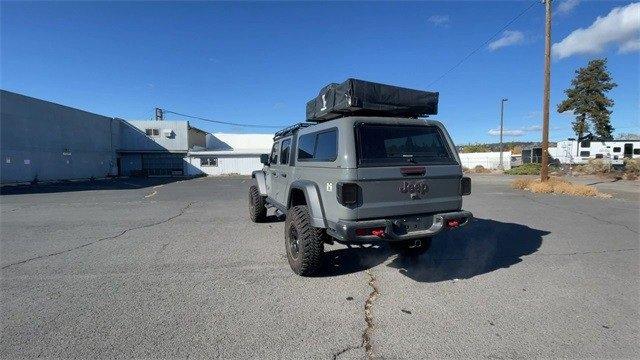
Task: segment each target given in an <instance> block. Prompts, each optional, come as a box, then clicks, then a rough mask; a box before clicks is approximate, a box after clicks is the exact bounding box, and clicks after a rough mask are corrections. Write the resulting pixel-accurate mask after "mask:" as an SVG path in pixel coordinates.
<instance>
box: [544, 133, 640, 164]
mask: <svg viewBox="0 0 640 360" xmlns="http://www.w3.org/2000/svg"><path fill="white" fill-rule="evenodd" d="M549 155H550V156H551V157H553V158H554V159H558V161H560V163H562V164H585V163H587V162H588V161H589V160H590V159H604V160H609V161H611V163H612V164H622V163H623V161H624V159H625V158H634V159H637V158H640V140H601V139H598V138H595V137H594V136H593V135H588V136H585V137H583V138H581V139H580V141H578V140H575V139H568V140H564V141H558V144H557V146H556V147H555V148H549Z"/></svg>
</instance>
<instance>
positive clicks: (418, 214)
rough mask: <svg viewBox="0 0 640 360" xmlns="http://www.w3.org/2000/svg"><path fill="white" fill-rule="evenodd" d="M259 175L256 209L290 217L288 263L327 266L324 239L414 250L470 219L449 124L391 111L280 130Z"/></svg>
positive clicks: (313, 268)
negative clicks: (446, 125)
mask: <svg viewBox="0 0 640 360" xmlns="http://www.w3.org/2000/svg"><path fill="white" fill-rule="evenodd" d="M261 162H262V163H263V164H264V168H263V169H262V170H258V171H254V172H253V174H252V177H253V179H254V183H253V184H252V186H251V187H250V189H249V213H250V217H251V220H252V221H254V222H263V221H265V220H266V219H267V208H275V211H276V212H277V213H279V214H281V215H284V216H285V217H286V220H285V229H284V235H285V248H286V253H287V259H288V261H289V264H290V266H291V269H292V270H293V271H294V272H295V273H296V274H299V275H303V276H312V275H316V274H318V273H319V272H320V271H321V270H322V263H323V251H324V244H325V243H329V244H331V243H333V242H334V241H336V242H339V243H343V244H372V243H377V242H387V243H389V245H390V246H393V247H396V248H399V250H401V251H403V252H406V253H408V254H411V253H422V252H424V251H426V250H427V249H428V248H429V246H430V244H431V238H432V237H433V236H434V235H436V234H438V233H439V232H441V231H443V230H445V229H451V228H457V227H460V226H463V225H465V224H467V223H468V222H469V221H470V220H471V218H472V214H471V213H470V212H468V211H463V210H462V196H463V195H468V194H470V193H471V181H470V179H469V178H467V177H463V176H462V168H461V165H460V159H459V157H458V154H457V151H456V148H455V146H454V144H453V142H452V141H451V138H450V137H449V134H448V133H447V130H446V129H445V128H444V126H443V125H442V123H440V122H438V121H433V120H425V119H417V118H406V117H390V116H343V117H337V118H334V119H330V120H326V121H322V122H306V123H301V124H298V125H295V126H292V127H290V128H287V129H284V130H282V131H279V132H278V133H276V135H275V137H274V144H273V148H272V150H271V154H263V155H262V156H261Z"/></svg>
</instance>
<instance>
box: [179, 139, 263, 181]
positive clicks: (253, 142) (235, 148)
mask: <svg viewBox="0 0 640 360" xmlns="http://www.w3.org/2000/svg"><path fill="white" fill-rule="evenodd" d="M272 145H273V134H224V133H216V134H208V135H207V142H206V150H191V151H189V154H188V161H189V163H190V165H191V166H189V170H190V171H189V173H188V175H201V174H206V175H209V176H218V175H235V174H238V175H251V172H252V171H254V170H258V169H261V168H262V164H261V163H260V155H261V154H268V153H269V152H271V146H272Z"/></svg>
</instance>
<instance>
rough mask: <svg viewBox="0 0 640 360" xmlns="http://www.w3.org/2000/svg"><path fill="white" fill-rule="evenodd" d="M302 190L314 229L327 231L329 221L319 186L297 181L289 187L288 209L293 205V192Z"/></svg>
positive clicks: (311, 182)
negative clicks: (325, 214) (325, 213)
mask: <svg viewBox="0 0 640 360" xmlns="http://www.w3.org/2000/svg"><path fill="white" fill-rule="evenodd" d="M293 189H299V190H302V193H303V194H304V198H305V200H306V202H307V208H308V209H309V217H310V218H311V225H312V226H313V227H317V228H322V229H326V228H327V220H326V218H325V216H324V207H323V206H322V198H321V197H320V189H319V188H318V185H317V184H316V183H314V182H313V181H309V180H296V181H294V182H292V183H291V185H290V186H289V194H288V195H287V209H288V208H289V207H290V205H291V190H293Z"/></svg>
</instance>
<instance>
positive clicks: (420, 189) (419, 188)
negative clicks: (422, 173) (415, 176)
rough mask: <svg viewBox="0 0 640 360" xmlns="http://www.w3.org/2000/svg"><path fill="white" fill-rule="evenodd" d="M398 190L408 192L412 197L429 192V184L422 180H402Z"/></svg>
mask: <svg viewBox="0 0 640 360" xmlns="http://www.w3.org/2000/svg"><path fill="white" fill-rule="evenodd" d="M398 191H400V192H401V193H403V194H406V193H410V194H411V195H412V196H411V198H412V199H414V198H415V197H414V194H415V195H418V194H420V195H426V194H427V192H429V185H427V183H426V182H425V181H424V180H419V181H403V182H402V184H401V185H400V186H398Z"/></svg>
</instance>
